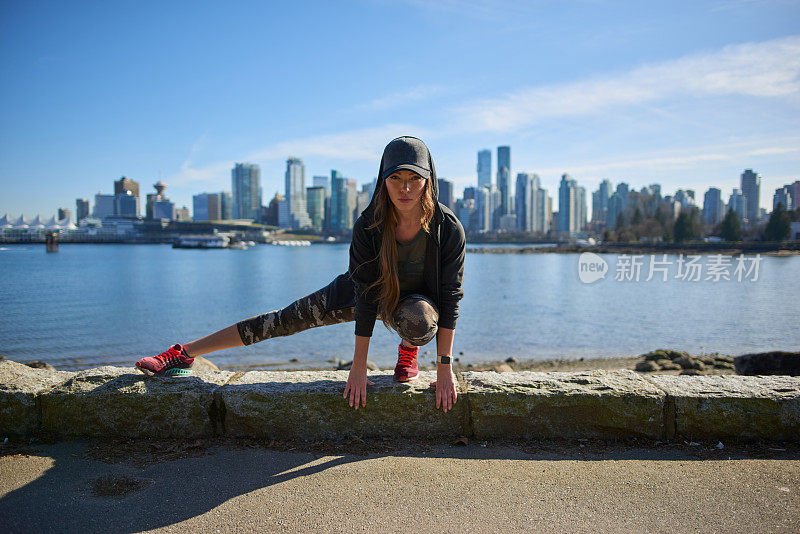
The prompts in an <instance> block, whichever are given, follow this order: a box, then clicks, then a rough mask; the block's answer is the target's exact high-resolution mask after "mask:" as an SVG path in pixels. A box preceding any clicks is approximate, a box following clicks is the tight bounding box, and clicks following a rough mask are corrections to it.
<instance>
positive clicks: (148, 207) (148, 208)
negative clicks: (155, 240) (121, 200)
mask: <svg viewBox="0 0 800 534" xmlns="http://www.w3.org/2000/svg"><path fill="white" fill-rule="evenodd" d="M153 187H154V188H155V190H156V192H155V193H149V194H148V195H147V201H146V203H145V209H144V213H145V215H144V216H145V218H147V219H154V218H155V217H153V203H154V202H158V201H163V200H166V199H167V198H166V196H164V190H165V189H166V188H167V184H165V183H164V182H162V181H161V180H159V181H158V182H156V183H155V184H153Z"/></svg>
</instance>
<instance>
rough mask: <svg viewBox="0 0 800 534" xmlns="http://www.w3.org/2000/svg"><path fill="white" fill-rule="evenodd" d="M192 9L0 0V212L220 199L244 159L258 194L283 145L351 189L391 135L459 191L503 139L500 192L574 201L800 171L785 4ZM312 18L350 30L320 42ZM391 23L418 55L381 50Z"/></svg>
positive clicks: (278, 176)
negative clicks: (159, 190) (619, 184)
mask: <svg viewBox="0 0 800 534" xmlns="http://www.w3.org/2000/svg"><path fill="white" fill-rule="evenodd" d="M190 11H191V12H192V13H193V15H192V17H190V18H191V20H187V18H186V16H187V15H186V14H187V10H186V9H185V7H184V6H181V5H179V4H175V5H172V4H171V5H160V4H159V5H156V4H148V3H144V4H142V5H139V6H137V7H136V8H135V9H134V8H133V7H132V6H122V5H102V6H101V5H92V6H90V5H82V6H74V5H63V4H61V3H57V2H37V3H35V4H34V3H29V2H22V1H16V0H10V1H9V2H4V3H3V6H2V7H0V14H1V15H2V16H0V24H2V28H3V31H2V32H0V50H2V51H3V53H2V54H0V69H1V70H2V72H3V73H4V78H5V79H8V80H14V83H8V84H4V85H2V86H0V112H1V113H2V115H3V117H4V120H3V121H2V123H0V136H2V137H1V138H2V140H3V143H2V145H0V146H2V148H0V191H2V195H0V212H3V213H5V212H9V213H12V212H13V213H25V214H35V213H43V214H49V213H55V211H56V210H57V209H58V208H59V207H65V206H72V205H73V203H74V198H76V197H83V198H92V197H93V196H94V194H96V193H97V192H98V191H101V190H102V191H104V192H108V185H107V184H108V183H109V180H111V179H116V178H118V177H119V176H123V175H124V176H127V177H130V178H132V179H133V180H135V181H138V182H140V183H142V184H152V183H154V182H157V181H158V180H163V181H164V182H165V183H168V184H170V198H171V200H172V201H173V202H174V203H175V205H176V206H183V205H186V206H191V205H192V196H193V194H195V193H197V192H200V191H219V190H227V189H229V185H228V180H229V170H230V168H231V167H232V166H233V163H235V162H242V161H245V162H251V163H254V164H256V165H258V166H259V167H260V168H261V187H262V190H263V192H264V197H265V198H269V197H271V196H272V194H273V193H274V192H275V191H281V190H282V183H283V181H284V173H285V159H286V158H287V157H289V156H292V155H294V156H297V157H300V158H302V159H303V161H304V164H305V167H306V169H307V170H308V172H309V175H310V176H312V175H315V174H323V173H324V174H328V172H329V170H330V169H339V170H342V172H343V173H344V174H345V175H347V176H349V177H351V178H354V179H357V181H358V182H359V183H363V182H367V181H369V180H371V179H372V178H373V177H374V175H375V173H376V172H377V169H378V163H379V160H380V154H381V151H382V149H383V147H384V146H385V145H386V143H387V142H388V141H389V140H391V139H392V138H394V137H396V136H398V135H415V136H417V137H420V138H421V139H423V140H424V141H425V142H426V144H427V145H428V146H429V148H430V149H431V153H432V154H433V157H434V160H435V162H436V165H437V170H438V172H439V174H440V175H441V176H443V177H446V178H447V179H449V180H452V181H453V182H454V186H455V190H457V191H460V190H462V189H463V188H464V187H466V186H468V185H476V184H477V181H478V180H477V173H476V160H475V154H476V151H477V150H479V149H481V148H490V149H491V150H492V152H494V151H495V150H496V147H498V146H506V145H507V146H511V147H512V148H513V150H514V157H513V158H512V160H511V162H512V166H511V169H510V170H511V176H510V180H509V182H510V183H511V184H513V183H514V181H515V176H516V174H517V173H518V172H525V173H535V174H537V175H539V177H540V179H541V186H542V187H544V188H545V189H547V190H549V191H551V193H552V192H554V191H556V190H557V188H558V183H559V181H560V177H561V175H562V174H569V175H571V176H573V177H574V178H575V179H576V180H578V181H579V182H580V183H581V184H582V185H583V186H584V187H586V189H587V191H590V190H591V191H593V190H595V189H596V188H597V187H598V185H599V183H600V182H601V180H602V179H604V178H608V179H610V180H613V181H615V182H616V181H626V182H628V183H630V184H631V185H632V186H633V187H635V188H640V187H643V186H645V185H647V184H650V183H654V182H657V183H660V184H662V185H663V187H664V189H665V190H677V189H678V188H682V187H691V188H693V189H695V190H698V191H704V190H706V189H707V188H708V187H712V186H717V187H722V188H724V189H725V190H724V191H723V197H726V198H727V197H728V195H729V194H730V193H731V191H730V189H732V187H733V185H732V184H733V183H734V182H735V181H736V179H735V178H734V177H736V176H738V175H739V173H741V170H742V169H747V168H752V169H755V170H757V171H758V172H759V173H760V174H761V176H762V184H761V186H762V195H761V197H760V203H759V204H760V206H759V207H762V208H765V209H771V196H772V192H773V191H775V190H776V189H777V188H779V187H781V186H782V185H783V184H786V183H792V182H794V181H795V180H796V179H797V178H798V177H799V176H798V174H800V136H799V135H798V134H797V132H798V131H800V129H799V128H798V126H800V98H799V97H800V83H799V82H798V78H799V77H800V59H798V58H800V35H799V34H798V32H797V30H796V28H795V26H796V25H795V24H793V23H792V21H793V20H798V18H800V4H798V3H795V2H733V1H723V0H714V1H706V2H702V1H701V2H677V3H670V4H668V5H667V4H665V5H655V4H652V3H637V2H591V3H581V4H571V5H570V6H568V7H562V6H559V5H557V4H549V3H548V4H541V3H531V2H512V1H507V2H506V1H504V2H481V1H479V2H461V1H456V2H449V1H448V2H436V1H432V2H426V3H421V2H414V1H411V0H408V1H398V2H393V3H387V2H382V1H378V0H355V1H349V2H342V3H340V4H337V5H335V6H334V5H330V4H327V3H323V2H311V3H310V4H309V5H307V6H305V7H302V6H294V5H267V4H263V5H260V4H258V3H242V4H237V6H236V7H223V6H219V5H215V4H212V3H208V4H205V5H204V6H203V8H202V9H192V10H190ZM110 19H112V20H116V21H118V23H117V24H114V25H109V24H107V21H108V20H110ZM289 21H292V22H294V21H302V28H303V29H302V31H301V32H299V33H298V29H297V26H296V25H295V24H290V23H289ZM487 21H488V22H489V24H487ZM331 27H337V28H340V29H342V30H343V31H345V32H346V33H347V35H348V39H346V40H342V41H341V42H339V43H338V44H337V46H335V47H331V46H330V44H329V42H328V41H327V39H326V35H327V34H328V33H329V29H330V28H331ZM247 28H250V29H251V30H253V31H246V29H247ZM256 30H257V31H256ZM398 32H402V33H403V35H404V38H405V39H409V41H410V42H419V43H424V45H423V46H417V47H411V48H410V49H409V50H407V52H406V53H405V54H404V55H403V56H402V57H399V56H397V55H396V54H392V50H393V47H394V46H395V45H394V40H393V39H387V38H386V37H387V36H388V35H394V34H395V33H398ZM119 35H124V36H125V38H124V39H121V38H119ZM678 35H679V36H680V38H677V37H676V36H678ZM267 36H268V37H267ZM298 37H300V38H301V39H300V41H299V42H300V43H301V44H298ZM99 41H102V42H105V43H106V45H105V46H103V47H97V46H96V43H97V42H99ZM120 58H124V61H121V60H120ZM387 58H392V59H391V60H390V61H387ZM445 58H446V59H445ZM345 59H346V60H345ZM476 66H480V68H476ZM243 73H247V80H248V82H247V83H231V81H232V80H236V79H239V78H241V76H242V74H243ZM289 73H291V75H289ZM492 155H493V156H494V155H495V154H492ZM494 159H496V158H492V160H493V161H492V162H491V163H492V164H493V165H492V166H491V168H492V171H493V173H494V171H495V169H496V165H497V164H496V162H495V161H494ZM32 162H35V163H32ZM728 185H730V189H728ZM512 187H513V186H512ZM509 207H510V206H509ZM510 211H513V208H512V209H509V210H507V212H510Z"/></svg>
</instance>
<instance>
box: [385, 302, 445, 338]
mask: <svg viewBox="0 0 800 534" xmlns="http://www.w3.org/2000/svg"><path fill="white" fill-rule="evenodd" d="M438 321H439V312H438V311H437V310H436V307H435V306H434V305H433V304H432V303H431V302H430V301H429V300H428V299H426V298H424V297H421V296H419V297H417V296H416V295H412V296H410V297H408V298H406V299H404V300H403V301H402V302H401V303H400V304H399V305H398V306H397V310H396V311H395V314H394V323H395V327H396V330H397V333H398V334H400V337H402V338H403V339H405V340H406V341H408V342H409V343H411V344H412V345H416V346H422V345H425V344H427V343H428V342H429V341H430V340H431V339H433V338H434V336H436V332H437V331H438V324H437V323H438Z"/></svg>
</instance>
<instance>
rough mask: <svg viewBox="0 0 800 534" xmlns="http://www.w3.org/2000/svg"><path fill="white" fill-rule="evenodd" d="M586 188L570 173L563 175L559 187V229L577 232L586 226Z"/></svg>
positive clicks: (570, 232)
mask: <svg viewBox="0 0 800 534" xmlns="http://www.w3.org/2000/svg"><path fill="white" fill-rule="evenodd" d="M586 211H587V210H586V189H585V188H584V187H581V186H579V185H578V183H577V182H576V181H575V180H573V179H572V178H571V177H570V176H569V174H564V175H562V176H561V183H560V185H559V189H558V231H559V232H567V233H569V234H575V233H577V232H580V231H582V230H583V228H584V227H585V226H586V215H587V213H586Z"/></svg>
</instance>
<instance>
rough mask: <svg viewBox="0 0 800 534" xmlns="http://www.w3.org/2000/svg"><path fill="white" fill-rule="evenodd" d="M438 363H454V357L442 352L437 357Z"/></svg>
mask: <svg viewBox="0 0 800 534" xmlns="http://www.w3.org/2000/svg"><path fill="white" fill-rule="evenodd" d="M436 363H453V357H452V356H449V355H447V354H440V355H439V356H438V357H437V358H436Z"/></svg>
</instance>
